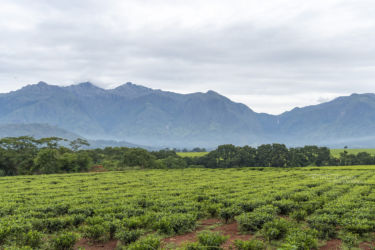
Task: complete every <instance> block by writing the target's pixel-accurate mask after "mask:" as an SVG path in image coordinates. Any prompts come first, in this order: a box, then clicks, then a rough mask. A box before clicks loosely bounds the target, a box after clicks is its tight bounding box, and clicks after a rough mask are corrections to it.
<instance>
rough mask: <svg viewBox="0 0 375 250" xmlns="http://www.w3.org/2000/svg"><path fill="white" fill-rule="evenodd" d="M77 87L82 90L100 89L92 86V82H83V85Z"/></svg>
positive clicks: (79, 84)
mask: <svg viewBox="0 0 375 250" xmlns="http://www.w3.org/2000/svg"><path fill="white" fill-rule="evenodd" d="M76 86H77V87H81V88H99V87H97V86H95V85H94V84H92V83H91V82H81V83H78V84H77V85H76Z"/></svg>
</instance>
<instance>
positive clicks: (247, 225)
mask: <svg viewBox="0 0 375 250" xmlns="http://www.w3.org/2000/svg"><path fill="white" fill-rule="evenodd" d="M274 217H275V216H274V215H273V214H268V213H264V212H261V213H259V212H258V213H255V212H253V213H244V214H241V215H239V216H237V217H236V220H237V222H238V225H239V227H240V230H241V231H244V232H249V231H250V232H255V231H257V230H259V229H260V228H261V227H262V226H263V224H264V223H266V222H269V221H271V220H273V219H274Z"/></svg>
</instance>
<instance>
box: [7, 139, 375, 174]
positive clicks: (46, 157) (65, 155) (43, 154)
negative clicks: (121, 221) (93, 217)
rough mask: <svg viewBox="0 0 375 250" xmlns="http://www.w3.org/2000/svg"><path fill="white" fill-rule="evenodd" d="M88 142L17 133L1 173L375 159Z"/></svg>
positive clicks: (273, 147)
mask: <svg viewBox="0 0 375 250" xmlns="http://www.w3.org/2000/svg"><path fill="white" fill-rule="evenodd" d="M84 146H89V144H88V142H87V141H85V140H82V139H77V140H74V141H70V142H69V141H67V140H64V139H61V138H57V137H50V138H43V139H35V138H32V137H26V136H24V137H17V138H3V139H0V176H11V175H27V174H52V173H74V172H87V171H90V170H91V169H92V168H93V167H94V166H96V167H101V168H102V169H104V170H123V169H125V168H129V167H133V168H159V169H176V168H187V167H206V168H233V167H305V166H340V165H342V166H346V165H371V164H375V157H374V156H372V155H370V154H369V153H366V152H361V153H358V154H349V153H348V152H346V151H344V152H343V153H341V154H340V156H339V157H334V156H332V155H331V152H330V150H329V148H327V147H317V146H305V147H298V148H287V147H286V146H285V145H283V144H266V145H261V146H259V147H257V148H255V147H250V146H244V147H237V146H234V145H221V146H219V147H218V148H217V149H216V150H213V151H211V152H209V153H207V154H206V155H204V156H201V157H180V156H179V155H178V154H177V153H176V151H174V150H168V149H165V150H160V151H153V152H149V151H147V150H145V149H141V148H126V147H107V148H104V149H83V147H84Z"/></svg>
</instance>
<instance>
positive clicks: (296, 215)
mask: <svg viewBox="0 0 375 250" xmlns="http://www.w3.org/2000/svg"><path fill="white" fill-rule="evenodd" d="M306 216H307V212H306V211H305V210H302V209H300V210H296V211H293V212H292V213H291V214H290V217H291V218H292V219H294V220H296V221H298V222H300V221H303V220H304V219H305V218H306Z"/></svg>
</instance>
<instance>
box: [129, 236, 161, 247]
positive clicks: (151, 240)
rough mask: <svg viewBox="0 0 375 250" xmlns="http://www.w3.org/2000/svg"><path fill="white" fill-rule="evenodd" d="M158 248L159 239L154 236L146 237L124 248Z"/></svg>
mask: <svg viewBox="0 0 375 250" xmlns="http://www.w3.org/2000/svg"><path fill="white" fill-rule="evenodd" d="M159 247H160V239H159V238H158V237H155V236H154V235H148V236H146V237H144V238H141V239H140V240H138V241H136V242H134V243H132V244H130V245H128V246H126V247H124V248H123V249H127V250H155V249H159Z"/></svg>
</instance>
